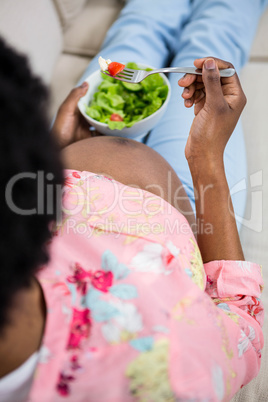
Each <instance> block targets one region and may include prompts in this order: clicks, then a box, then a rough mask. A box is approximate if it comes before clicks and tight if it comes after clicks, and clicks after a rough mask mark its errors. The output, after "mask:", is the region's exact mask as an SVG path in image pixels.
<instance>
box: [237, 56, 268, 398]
mask: <svg viewBox="0 0 268 402" xmlns="http://www.w3.org/2000/svg"><path fill="white" fill-rule="evenodd" d="M241 81H242V86H243V88H244V91H245V94H246V96H247V98H248V102H247V106H246V108H245V110H244V112H243V115H242V122H243V127H244V133H245V140H246V147H247V152H248V176H249V178H250V181H251V182H250V181H249V188H248V200H247V210H246V214H245V219H246V220H248V222H247V226H248V227H247V226H245V225H242V230H241V241H242V245H243V248H244V251H245V257H246V259H247V260H249V261H254V262H257V263H259V264H261V265H263V280H264V284H265V286H264V291H263V294H262V302H263V305H264V309H265V311H266V319H265V321H264V326H263V333H264V339H265V344H264V348H263V350H262V363H261V370H260V373H259V375H258V376H257V377H256V378H255V379H254V380H253V381H252V382H250V383H249V384H248V385H246V386H245V387H244V388H242V389H241V390H240V391H239V392H238V393H237V394H236V395H235V397H234V398H233V399H232V402H257V401H258V402H261V401H263V402H265V401H267V395H268V383H267V370H268V322H267V311H268V291H267V283H268V270H267V269H266V268H267V264H268V254H267V244H268V215H267V214H266V212H265V206H266V205H267V200H268V186H267V183H268V165H267V135H266V134H267V126H268V115H267V102H266V97H267V88H268V63H262V62H259V63H257V62H254V63H253V62H250V63H248V64H247V66H246V67H245V68H244V69H243V72H242V76H241ZM256 88H258V89H257V91H258V93H257V95H256ZM237 157H239V150H238V155H237ZM256 174H257V175H256ZM250 186H251V187H250ZM261 202H262V203H263V207H262V205H261ZM250 220H251V224H249V222H250Z"/></svg>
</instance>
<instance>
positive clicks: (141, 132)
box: [78, 64, 171, 139]
mask: <svg viewBox="0 0 268 402" xmlns="http://www.w3.org/2000/svg"><path fill="white" fill-rule="evenodd" d="M138 66H139V67H140V68H152V67H150V66H147V65H142V64H138ZM160 75H161V76H162V77H163V79H164V81H165V84H166V85H167V86H168V94H167V98H166V100H165V101H164V103H163V104H162V106H161V107H160V108H159V109H158V110H157V111H156V112H155V113H153V114H151V115H150V116H148V117H146V118H145V119H143V120H140V121H138V122H137V123H135V124H134V125H133V126H132V127H125V128H123V129H122V130H111V129H110V128H109V127H108V125H107V124H105V123H100V122H99V121H97V120H94V119H92V118H91V117H90V116H88V115H87V114H86V107H87V106H88V104H89V102H90V101H91V100H92V98H93V95H94V93H95V92H97V91H98V86H99V85H100V83H101V82H102V77H101V74H100V70H97V71H95V72H94V73H92V74H91V75H90V76H89V77H88V78H87V79H86V80H85V81H86V82H87V83H88V84H89V89H88V91H87V93H86V95H85V96H83V98H81V99H80V100H79V102H78V108H79V110H80V112H81V113H82V115H83V116H84V118H85V119H86V120H87V121H88V123H89V124H90V125H91V126H93V127H95V129H96V130H97V131H98V132H100V133H101V134H105V135H113V136H118V137H127V138H133V139H141V138H142V137H144V136H145V135H146V134H147V133H148V131H150V130H152V128H153V127H155V125H156V124H157V123H158V121H159V120H160V119H161V117H162V116H163V114H164V113H165V110H166V108H167V105H168V102H169V99H170V92H171V87H170V83H169V80H168V78H167V77H166V76H165V75H164V74H160Z"/></svg>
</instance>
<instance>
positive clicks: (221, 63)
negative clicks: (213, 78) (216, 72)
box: [194, 57, 241, 88]
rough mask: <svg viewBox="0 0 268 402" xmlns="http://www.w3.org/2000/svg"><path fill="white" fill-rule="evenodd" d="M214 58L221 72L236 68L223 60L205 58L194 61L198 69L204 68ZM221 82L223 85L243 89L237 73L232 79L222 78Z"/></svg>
mask: <svg viewBox="0 0 268 402" xmlns="http://www.w3.org/2000/svg"><path fill="white" fill-rule="evenodd" d="M212 58H213V59H214V60H215V62H216V64H217V66H218V69H220V70H221V69H223V68H234V66H233V65H232V63H229V62H228V61H224V60H221V59H217V58H216V57H203V58H201V59H196V60H195V61H194V65H195V67H197V68H203V65H204V63H205V61H206V60H208V59H212ZM221 82H222V84H234V85H238V87H239V88H241V84H240V81H239V78H238V75H237V74H236V73H235V74H234V75H233V76H232V77H227V78H221Z"/></svg>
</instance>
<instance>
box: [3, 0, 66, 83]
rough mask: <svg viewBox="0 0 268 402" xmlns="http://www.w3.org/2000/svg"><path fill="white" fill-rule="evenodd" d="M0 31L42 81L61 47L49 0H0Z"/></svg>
mask: <svg viewBox="0 0 268 402" xmlns="http://www.w3.org/2000/svg"><path fill="white" fill-rule="evenodd" d="M0 35H1V36H3V37H4V39H6V41H7V42H9V43H10V45H12V46H13V47H15V48H16V49H17V50H19V51H20V52H22V53H25V54H26V55H27V56H28V57H29V60H30V64H31V67H32V69H33V70H34V71H35V73H37V74H38V75H40V76H41V77H42V78H43V79H44V80H45V81H46V82H49V81H50V78H51V75H52V71H53V68H54V64H55V62H56V60H57V58H58V56H59V54H60V53H61V50H62V33H61V26H60V23H59V19H58V14H57V11H56V9H55V7H54V4H53V2H52V0H38V1H36V0H20V1H18V0H0Z"/></svg>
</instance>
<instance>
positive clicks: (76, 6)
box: [54, 0, 87, 28]
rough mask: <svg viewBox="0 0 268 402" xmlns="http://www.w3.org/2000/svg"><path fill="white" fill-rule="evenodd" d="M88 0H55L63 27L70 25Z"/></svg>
mask: <svg viewBox="0 0 268 402" xmlns="http://www.w3.org/2000/svg"><path fill="white" fill-rule="evenodd" d="M86 2H87V0H54V3H55V6H56V8H57V10H58V12H59V16H60V20H61V23H62V26H63V28H66V27H68V26H69V25H70V23H71V22H72V21H73V19H74V18H75V17H76V16H77V15H78V14H79V13H80V12H81V10H82V9H83V7H84V6H85V4H86Z"/></svg>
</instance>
